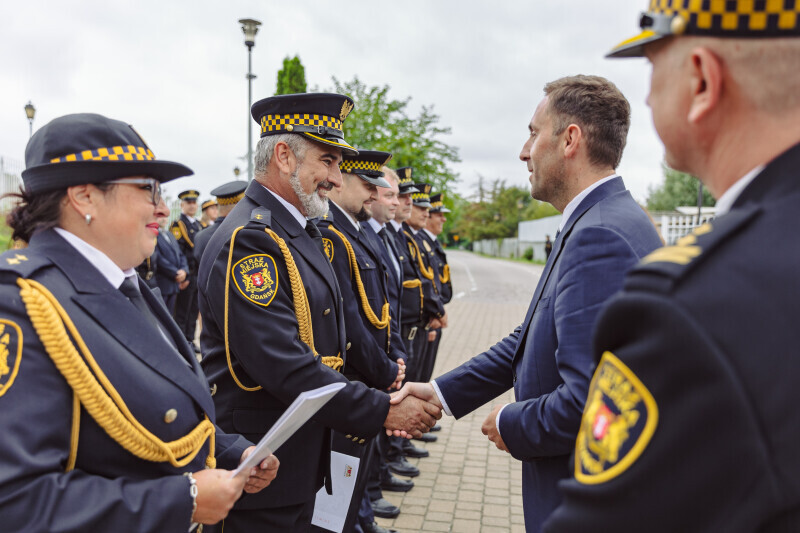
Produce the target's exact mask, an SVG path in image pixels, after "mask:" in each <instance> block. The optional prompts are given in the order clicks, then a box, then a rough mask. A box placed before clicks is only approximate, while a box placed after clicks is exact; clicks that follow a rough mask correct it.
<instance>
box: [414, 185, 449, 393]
mask: <svg viewBox="0 0 800 533" xmlns="http://www.w3.org/2000/svg"><path fill="white" fill-rule="evenodd" d="M430 200H431V208H430V210H429V211H428V215H429V216H428V220H426V221H425V227H424V228H422V231H420V232H419V235H420V236H421V237H422V239H423V240H424V242H427V243H428V246H429V247H430V249H431V251H430V252H427V247H425V250H426V252H427V253H428V259H429V263H430V265H431V266H432V267H433V270H434V272H435V277H434V280H433V281H434V282H435V284H436V288H437V290H438V293H439V299H440V300H441V302H442V304H443V305H444V304H448V303H450V300H451V299H452V298H453V285H452V283H451V281H450V265H448V264H447V254H445V253H444V247H442V243H441V242H439V239H438V236H439V235H440V234H441V233H442V229H443V228H444V223H445V221H446V220H447V218H446V216H445V214H446V213H449V212H450V210H449V209H448V208H447V207H445V205H444V202H443V201H442V193H438V194H432V195H431V197H430ZM442 329H443V328H437V329H435V330H433V332H434V338H433V342H431V343H430V344H429V345H428V350H429V352H428V357H427V358H426V360H425V366H424V368H423V369H422V380H423V381H430V379H431V377H432V376H433V367H434V365H435V364H436V355H437V353H438V352H439V343H440V342H441V340H442Z"/></svg>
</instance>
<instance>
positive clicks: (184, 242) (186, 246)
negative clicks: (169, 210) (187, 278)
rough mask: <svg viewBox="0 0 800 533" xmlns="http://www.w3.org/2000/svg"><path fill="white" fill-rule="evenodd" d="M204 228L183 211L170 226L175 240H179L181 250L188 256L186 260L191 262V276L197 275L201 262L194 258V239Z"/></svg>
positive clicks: (189, 272)
mask: <svg viewBox="0 0 800 533" xmlns="http://www.w3.org/2000/svg"><path fill="white" fill-rule="evenodd" d="M202 229H203V227H202V226H201V225H200V223H199V222H198V221H197V220H196V219H194V218H192V217H189V216H187V215H184V214H183V213H181V216H180V217H179V218H178V220H176V221H175V222H173V223H172V225H171V226H170V231H171V232H172V235H173V236H174V237H175V240H177V241H178V246H180V248H181V252H182V253H183V255H184V257H186V262H187V263H188V264H189V270H188V271H187V273H188V274H190V275H191V276H195V275H197V268H198V265H199V263H198V262H197V260H195V258H194V240H195V238H196V237H197V234H198V233H200V230H202Z"/></svg>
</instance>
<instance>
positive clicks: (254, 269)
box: [231, 254, 278, 307]
mask: <svg viewBox="0 0 800 533" xmlns="http://www.w3.org/2000/svg"><path fill="white" fill-rule="evenodd" d="M231 278H232V279H233V282H234V284H235V285H236V288H237V289H238V290H239V292H240V293H242V296H244V297H245V298H247V299H248V300H250V301H251V302H253V303H254V304H258V305H262V306H264V307H267V306H268V305H269V304H270V303H271V302H272V299H273V298H275V293H276V292H277V291H278V269H277V268H276V267H275V260H274V259H273V258H272V256H271V255H267V254H255V255H248V256H247V257H245V258H243V259H240V260H239V261H237V262H236V264H234V265H233V268H231Z"/></svg>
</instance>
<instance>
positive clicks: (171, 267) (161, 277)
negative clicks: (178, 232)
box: [156, 229, 189, 296]
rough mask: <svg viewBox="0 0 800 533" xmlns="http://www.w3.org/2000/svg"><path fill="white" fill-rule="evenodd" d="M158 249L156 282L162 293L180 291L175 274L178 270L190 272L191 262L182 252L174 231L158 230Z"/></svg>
mask: <svg viewBox="0 0 800 533" xmlns="http://www.w3.org/2000/svg"><path fill="white" fill-rule="evenodd" d="M156 251H157V253H158V263H157V265H156V282H157V283H158V288H159V289H160V290H161V294H163V295H165V296H166V295H168V294H176V293H177V292H178V290H179V289H178V283H177V282H176V281H175V276H177V275H178V270H184V271H185V272H186V274H187V275H188V274H189V264H188V263H187V262H186V257H185V256H184V255H183V252H181V249H180V247H179V246H178V242H177V241H176V240H175V238H174V237H173V235H172V233H170V232H169V231H165V230H162V229H159V230H158V237H157V239H156Z"/></svg>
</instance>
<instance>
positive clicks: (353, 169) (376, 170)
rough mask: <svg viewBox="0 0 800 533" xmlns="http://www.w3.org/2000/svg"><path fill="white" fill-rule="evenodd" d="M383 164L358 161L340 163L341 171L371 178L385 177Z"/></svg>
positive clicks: (348, 160) (349, 160) (351, 160)
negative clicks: (382, 169) (382, 168)
mask: <svg viewBox="0 0 800 533" xmlns="http://www.w3.org/2000/svg"><path fill="white" fill-rule="evenodd" d="M381 166H383V165H381V163H376V162H374V161H356V160H353V159H345V160H343V161H342V162H341V163H339V170H341V171H342V172H344V173H347V174H367V175H369V176H383V171H381Z"/></svg>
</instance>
